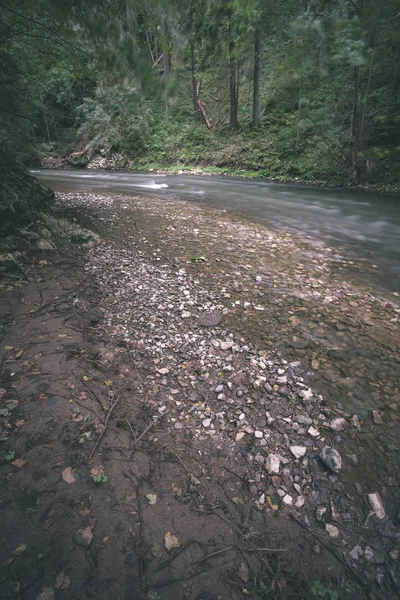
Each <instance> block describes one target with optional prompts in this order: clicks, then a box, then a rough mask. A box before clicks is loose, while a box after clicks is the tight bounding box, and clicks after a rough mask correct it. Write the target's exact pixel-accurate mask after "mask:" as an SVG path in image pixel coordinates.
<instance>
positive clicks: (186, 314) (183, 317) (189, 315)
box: [181, 310, 192, 319]
mask: <svg viewBox="0 0 400 600" xmlns="http://www.w3.org/2000/svg"><path fill="white" fill-rule="evenodd" d="M191 316H192V313H190V312H189V311H188V310H184V311H183V312H182V314H181V317H182V319H190V317H191Z"/></svg>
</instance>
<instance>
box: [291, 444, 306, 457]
mask: <svg viewBox="0 0 400 600" xmlns="http://www.w3.org/2000/svg"><path fill="white" fill-rule="evenodd" d="M290 452H291V453H292V454H293V456H294V457H295V458H302V457H303V456H305V454H306V452H307V446H290Z"/></svg>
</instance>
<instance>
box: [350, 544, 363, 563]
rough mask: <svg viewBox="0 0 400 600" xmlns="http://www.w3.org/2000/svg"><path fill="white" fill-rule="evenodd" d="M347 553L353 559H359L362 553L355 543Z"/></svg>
mask: <svg viewBox="0 0 400 600" xmlns="http://www.w3.org/2000/svg"><path fill="white" fill-rule="evenodd" d="M349 555H350V556H351V558H352V559H353V560H359V559H360V558H361V557H362V555H363V549H362V548H361V546H359V545H358V544H357V546H354V548H353V550H351V552H349Z"/></svg>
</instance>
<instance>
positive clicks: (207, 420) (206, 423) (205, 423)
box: [203, 419, 211, 427]
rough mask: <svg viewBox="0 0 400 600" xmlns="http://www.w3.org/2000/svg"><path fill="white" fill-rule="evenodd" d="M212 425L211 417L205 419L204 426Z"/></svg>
mask: <svg viewBox="0 0 400 600" xmlns="http://www.w3.org/2000/svg"><path fill="white" fill-rule="evenodd" d="M210 425H211V419H204V421H203V427H210Z"/></svg>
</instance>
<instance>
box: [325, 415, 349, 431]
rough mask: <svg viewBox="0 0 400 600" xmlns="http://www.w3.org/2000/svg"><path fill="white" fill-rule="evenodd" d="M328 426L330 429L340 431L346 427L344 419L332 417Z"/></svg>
mask: <svg viewBox="0 0 400 600" xmlns="http://www.w3.org/2000/svg"><path fill="white" fill-rule="evenodd" d="M329 427H330V428H331V429H332V431H342V429H343V428H344V427H346V419H343V418H339V419H333V420H332V421H331V422H330V423H329Z"/></svg>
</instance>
